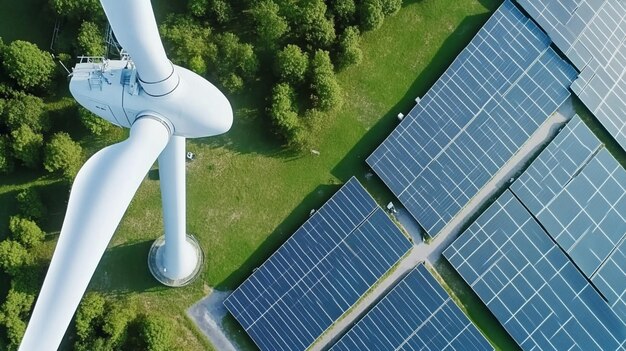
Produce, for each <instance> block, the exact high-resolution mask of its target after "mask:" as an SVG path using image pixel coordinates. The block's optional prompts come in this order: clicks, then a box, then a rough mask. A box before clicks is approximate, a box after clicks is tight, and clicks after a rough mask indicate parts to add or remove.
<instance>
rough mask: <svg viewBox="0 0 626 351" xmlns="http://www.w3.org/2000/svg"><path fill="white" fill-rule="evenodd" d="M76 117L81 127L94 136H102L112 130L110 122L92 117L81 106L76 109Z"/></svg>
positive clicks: (89, 112) (90, 113)
mask: <svg viewBox="0 0 626 351" xmlns="http://www.w3.org/2000/svg"><path fill="white" fill-rule="evenodd" d="M78 116H79V118H80V122H81V123H82V125H83V126H84V127H85V128H87V130H88V131H90V132H91V133H92V134H94V135H102V134H104V133H106V132H107V131H109V130H111V129H112V128H113V124H111V122H109V121H107V120H106V119H104V118H101V117H98V116H96V115H94V114H93V113H92V112H91V111H89V110H88V109H86V108H84V107H82V106H79V107H78Z"/></svg>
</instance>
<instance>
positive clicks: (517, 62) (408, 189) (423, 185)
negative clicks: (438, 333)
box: [367, 1, 576, 237]
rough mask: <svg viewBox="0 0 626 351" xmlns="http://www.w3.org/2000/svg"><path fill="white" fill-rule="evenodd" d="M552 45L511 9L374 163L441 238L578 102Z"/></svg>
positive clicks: (496, 17)
mask: <svg viewBox="0 0 626 351" xmlns="http://www.w3.org/2000/svg"><path fill="white" fill-rule="evenodd" d="M549 43H550V41H549V38H548V37H547V36H546V35H545V34H544V33H543V32H542V31H541V29H539V27H537V26H536V25H535V24H534V23H533V22H532V21H531V20H530V19H528V18H526V17H525V16H524V15H523V14H522V13H521V12H520V11H519V10H518V9H517V8H516V7H515V6H514V5H513V4H512V3H511V2H509V1H505V2H504V4H503V5H502V6H501V7H500V8H499V9H498V10H497V11H496V12H495V13H494V14H493V16H492V17H491V18H490V19H489V20H488V21H487V23H486V24H485V26H484V27H483V28H482V29H481V30H480V31H479V32H478V34H477V35H476V37H474V39H473V40H472V41H471V42H470V44H469V45H468V46H467V47H466V48H465V49H464V50H463V51H462V52H461V53H460V54H459V56H458V57H457V58H456V59H455V61H454V62H453V63H452V65H451V66H450V67H449V68H448V69H447V70H446V72H445V73H444V74H443V75H442V76H441V78H440V79H439V80H438V81H437V82H436V83H435V84H434V85H433V87H432V88H431V89H430V90H429V91H428V93H427V94H426V95H425V96H424V97H423V98H422V99H421V100H420V102H419V103H418V104H417V105H416V106H415V107H414V108H413V110H412V111H411V112H410V113H409V114H408V115H407V117H405V118H404V120H403V121H402V122H401V123H400V125H399V126H398V127H397V128H396V129H395V130H394V131H393V132H392V133H391V135H390V136H389V137H388V138H387V140H385V142H383V143H382V144H381V145H380V146H379V147H378V148H377V150H376V151H375V152H374V153H373V154H372V155H370V157H369V158H368V159H367V163H368V164H369V165H370V167H372V169H373V170H374V171H375V172H376V173H377V174H378V175H379V176H380V177H381V179H382V180H383V181H384V182H385V183H386V184H387V186H388V187H389V188H390V189H391V190H392V191H393V193H394V194H395V195H396V197H398V199H399V200H400V201H401V202H402V203H403V205H404V206H405V207H406V208H407V210H408V211H409V212H410V213H411V214H412V215H413V217H415V218H416V219H417V220H418V222H419V223H420V224H421V225H422V227H424V229H425V230H426V231H427V232H428V234H429V235H430V236H431V237H434V236H436V235H437V233H438V232H439V231H440V230H441V229H442V228H443V227H444V226H445V225H446V223H448V222H449V221H450V220H451V219H452V218H454V216H456V214H457V213H458V212H459V211H460V210H461V209H462V208H463V207H464V206H465V205H466V204H467V202H468V201H469V200H470V199H471V198H473V197H474V195H476V193H477V192H478V191H479V190H480V189H481V188H482V187H483V186H484V185H485V184H486V183H487V182H488V181H489V180H490V179H491V178H492V177H493V175H495V174H496V173H497V172H498V170H499V169H500V168H501V167H502V166H503V165H504V164H505V163H506V162H507V161H508V160H509V159H510V157H511V156H512V155H514V154H515V153H516V152H517V151H518V150H519V148H520V147H521V146H522V145H523V144H524V143H525V142H526V141H527V140H528V139H529V137H530V136H531V135H532V134H533V133H534V132H535V131H537V129H539V126H540V125H541V124H542V123H543V122H544V121H545V120H546V118H547V116H549V115H551V114H552V113H553V112H554V111H555V110H556V109H557V108H558V107H559V106H560V105H561V104H562V103H563V102H564V101H565V100H566V99H567V98H568V97H569V91H568V90H567V86H569V85H570V83H571V82H572V81H573V79H574V78H575V76H576V72H575V71H574V69H573V68H572V67H571V66H569V64H567V63H566V62H564V61H563V60H562V59H561V58H560V57H559V56H558V55H557V54H556V53H555V52H554V51H553V50H552V49H551V48H550V47H549Z"/></svg>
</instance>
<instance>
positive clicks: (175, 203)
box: [19, 0, 233, 351]
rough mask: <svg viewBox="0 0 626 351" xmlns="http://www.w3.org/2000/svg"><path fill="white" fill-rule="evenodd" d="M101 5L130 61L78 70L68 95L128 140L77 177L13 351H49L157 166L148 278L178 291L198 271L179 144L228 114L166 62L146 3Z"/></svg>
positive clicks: (198, 81) (222, 125) (108, 1)
mask: <svg viewBox="0 0 626 351" xmlns="http://www.w3.org/2000/svg"><path fill="white" fill-rule="evenodd" d="M101 3H102V7H103V8H104V11H105V13H106V15H107V18H108V20H109V23H110V24H111V27H112V29H113V32H114V33H115V36H116V38H117V39H118V42H119V43H120V44H121V45H122V47H123V48H124V50H125V51H126V52H128V53H129V54H130V58H128V57H124V58H122V59H121V60H99V61H98V60H95V61H94V60H83V62H81V63H79V64H77V65H76V67H75V68H74V71H73V74H72V79H71V81H70V91H71V92H72V95H73V96H74V97H75V98H76V100H77V101H78V102H79V103H80V104H81V105H83V106H85V107H86V108H87V109H89V110H90V111H92V112H94V113H95V114H97V115H98V116H100V117H102V118H104V119H106V120H108V121H110V122H112V123H114V124H116V125H119V126H123V127H127V128H130V137H129V138H128V139H127V140H125V141H123V142H121V143H118V144H115V145H112V146H109V147H106V148H104V149H102V150H100V151H99V152H97V153H96V154H95V155H93V156H92V157H91V158H90V159H89V160H88V161H87V162H86V163H85V165H84V166H83V167H82V168H81V170H80V171H79V172H78V175H77V176H76V179H75V181H74V184H73V186H72V191H71V193H70V199H69V202H68V207H67V212H66V215H65V219H64V221H63V226H62V228H61V234H60V236H59V240H58V243H57V247H56V250H55V252H54V255H53V256H52V261H51V262H50V268H49V269H48V273H47V275H46V278H45V280H44V283H43V286H42V288H41V292H40V294H39V297H38V299H37V303H36V305H35V309H34V310H33V314H32V316H31V319H30V322H29V324H28V327H27V329H26V333H25V335H24V338H23V340H22V343H21V345H20V348H19V350H20V351H43V350H56V349H57V348H58V347H59V344H60V343H61V340H62V338H63V335H64V334H65V330H66V329H67V326H68V325H69V323H70V320H71V319H72V316H73V315H74V312H75V310H76V308H77V307H78V304H79V302H80V300H81V298H82V296H83V294H84V292H85V290H86V289H87V285H88V284H89V281H90V280H91V277H92V275H93V273H94V271H95V269H96V267H97V265H98V262H99V261H100V259H101V258H102V255H103V254H104V251H105V250H106V247H107V245H108V243H109V242H110V240H111V237H112V236H113V233H114V232H115V230H116V228H117V226H118V225H119V222H120V221H121V219H122V216H123V215H124V212H126V209H127V208H128V205H129V204H130V201H131V200H132V198H133V196H134V194H135V192H136V191H137V189H138V188H139V185H140V184H141V182H142V180H143V178H144V177H145V175H146V174H147V172H148V171H149V170H150V167H151V166H152V164H153V163H154V161H155V160H156V159H157V158H158V162H159V175H160V181H161V194H162V201H163V222H164V227H165V245H160V244H157V245H156V246H153V250H151V251H153V253H152V254H151V255H150V257H151V259H152V264H151V267H152V268H153V269H152V271H153V274H154V273H156V274H155V275H156V276H157V279H159V280H161V281H162V282H164V283H166V284H168V285H174V286H176V285H181V284H184V283H186V282H188V281H189V280H190V279H191V278H193V276H194V274H196V273H197V271H198V266H199V265H200V264H201V259H202V258H201V251H200V250H199V247H197V243H196V242H195V241H194V240H191V239H189V238H188V236H187V234H186V222H185V213H186V210H185V138H200V137H208V136H212V135H218V134H222V133H225V132H226V131H228V130H229V129H230V127H231V125H232V120H233V114H232V109H231V106H230V104H229V102H228V100H227V99H226V97H225V96H224V95H223V94H222V93H221V92H220V91H219V90H218V89H217V88H216V87H214V86H213V85H212V84H211V83H209V82H207V81H206V80H204V79H203V78H202V77H200V76H198V75H197V74H195V73H193V72H191V71H189V70H187V69H185V68H182V67H179V66H176V65H173V64H172V63H171V62H170V61H169V60H168V59H167V56H166V55H165V50H164V49H163V44H162V43H161V39H160V37H159V33H158V29H157V25H156V21H155V19H154V13H153V11H152V6H151V4H150V0H128V1H122V0H101ZM157 242H158V241H157ZM155 267H156V268H155ZM155 271H156V272H155Z"/></svg>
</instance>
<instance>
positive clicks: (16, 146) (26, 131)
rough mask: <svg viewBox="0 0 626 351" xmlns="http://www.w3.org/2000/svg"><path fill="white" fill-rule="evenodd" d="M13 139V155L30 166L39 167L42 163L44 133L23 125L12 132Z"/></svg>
mask: <svg viewBox="0 0 626 351" xmlns="http://www.w3.org/2000/svg"><path fill="white" fill-rule="evenodd" d="M11 140H12V144H11V146H12V148H13V156H15V158H16V159H18V160H20V161H22V163H23V164H24V165H25V166H26V167H29V168H37V167H39V166H40V165H41V147H42V145H43V135H41V134H39V133H35V132H33V130H32V129H31V128H30V127H29V126H27V125H22V126H20V127H19V128H17V129H16V130H13V131H12V132H11Z"/></svg>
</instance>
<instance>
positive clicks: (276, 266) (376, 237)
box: [224, 178, 411, 350]
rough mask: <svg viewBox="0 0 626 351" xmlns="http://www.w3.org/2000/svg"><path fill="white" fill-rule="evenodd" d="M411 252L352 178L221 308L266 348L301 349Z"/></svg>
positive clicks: (385, 217)
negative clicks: (227, 311)
mask: <svg viewBox="0 0 626 351" xmlns="http://www.w3.org/2000/svg"><path fill="white" fill-rule="evenodd" d="M410 248H411V243H410V242H409V241H408V239H407V238H406V237H405V236H404V235H403V234H402V233H401V232H400V231H399V229H398V228H397V227H396V226H395V225H394V224H393V222H391V220H390V219H389V217H387V215H386V214H385V213H384V211H383V210H382V209H380V208H379V207H378V206H377V205H376V203H375V202H374V200H373V199H372V198H371V197H370V196H369V194H367V192H366V191H365V189H363V187H362V186H361V185H360V184H359V182H358V181H357V180H356V179H355V178H352V179H351V180H350V181H349V182H348V183H346V184H345V185H344V186H343V187H342V188H341V189H340V190H339V191H338V192H337V193H336V194H335V195H334V196H333V197H332V198H331V199H330V200H329V201H328V202H327V203H326V204H324V206H322V208H320V209H319V210H318V211H317V212H316V213H315V214H314V215H313V216H311V218H309V220H308V221H307V222H306V223H304V224H303V225H302V227H300V228H299V229H298V230H297V231H296V232H295V233H294V235H293V236H292V237H291V238H290V239H289V240H287V242H286V243H285V244H283V246H281V247H280V248H279V249H278V250H277V251H276V252H275V253H274V254H273V255H272V256H271V257H270V258H269V259H268V260H267V261H266V262H265V263H263V265H262V266H261V267H259V268H258V269H257V270H255V272H254V273H253V274H252V275H251V276H250V277H249V278H248V279H247V280H246V281H245V282H244V283H243V284H241V286H239V288H238V289H237V290H235V291H234V292H233V293H232V294H231V295H230V296H229V297H228V298H227V299H226V301H225V302H224V305H225V306H226V308H227V309H228V310H229V311H230V312H231V313H232V314H233V316H234V317H235V318H236V319H237V321H239V323H240V324H241V325H242V327H243V328H244V329H245V330H246V332H247V333H248V334H249V335H250V337H251V338H252V339H253V340H254V341H255V343H256V344H257V346H258V347H259V348H260V349H262V350H304V349H306V348H307V347H308V346H309V345H311V343H313V341H315V339H317V338H318V337H319V336H320V335H321V334H322V333H323V332H324V331H325V330H326V329H327V328H328V327H329V326H331V325H332V323H333V322H334V321H335V320H336V319H337V318H339V317H340V316H341V315H342V314H343V313H344V312H345V311H346V310H348V309H349V308H350V307H351V306H352V305H353V304H354V303H355V302H356V301H357V300H358V299H359V298H360V297H361V295H363V294H364V293H365V292H366V291H367V290H368V289H369V288H370V287H371V286H372V285H373V284H374V283H376V281H378V279H379V278H380V277H381V276H382V275H384V274H385V273H386V272H387V271H388V270H389V269H390V268H391V267H392V266H393V265H394V264H395V263H396V262H397V261H398V260H399V259H400V258H401V257H402V256H403V255H404V254H405V253H407V252H408V251H409V250H410Z"/></svg>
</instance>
